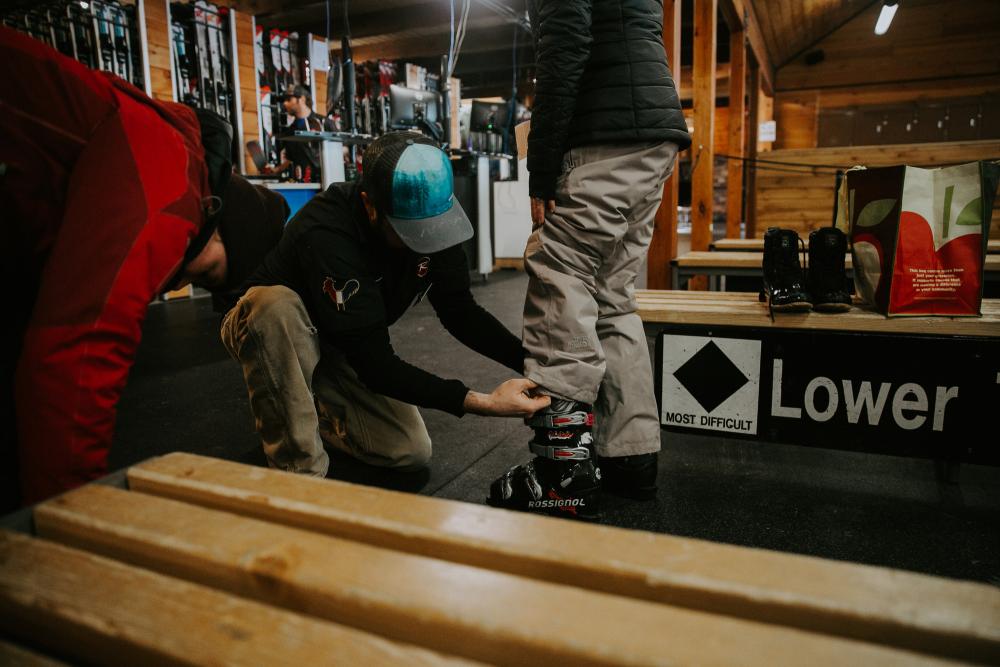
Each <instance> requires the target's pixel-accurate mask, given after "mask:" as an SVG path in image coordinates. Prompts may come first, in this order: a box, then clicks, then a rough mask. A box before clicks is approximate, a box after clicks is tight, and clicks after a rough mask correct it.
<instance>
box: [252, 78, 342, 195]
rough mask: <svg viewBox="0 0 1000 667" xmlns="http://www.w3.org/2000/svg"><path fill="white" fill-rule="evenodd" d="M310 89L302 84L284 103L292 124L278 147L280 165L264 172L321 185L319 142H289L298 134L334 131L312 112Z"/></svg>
mask: <svg viewBox="0 0 1000 667" xmlns="http://www.w3.org/2000/svg"><path fill="white" fill-rule="evenodd" d="M312 105H313V103H312V97H311V96H310V94H309V89H308V88H306V87H305V86H302V85H297V86H295V87H294V88H293V89H292V90H290V91H289V92H287V93H286V94H285V96H284V99H283V100H282V106H284V108H285V113H287V114H288V115H289V116H290V117H291V119H292V120H291V122H290V123H289V124H288V125H287V126H286V127H285V129H284V131H283V132H282V135H281V137H279V138H278V145H279V146H280V148H281V155H280V160H281V162H280V163H279V164H278V166H276V167H273V168H270V169H266V170H265V173H273V174H282V173H285V172H288V173H290V174H291V177H292V179H293V180H295V181H300V182H308V183H319V182H320V170H321V169H322V166H321V165H322V163H321V161H320V143H321V142H319V141H289V140H288V137H290V136H293V135H294V134H295V133H296V132H332V131H333V122H332V121H331V120H330V119H329V118H323V117H322V116H320V115H319V114H318V113H316V112H315V111H313V108H312Z"/></svg>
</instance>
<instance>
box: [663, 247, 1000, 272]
mask: <svg viewBox="0 0 1000 667" xmlns="http://www.w3.org/2000/svg"><path fill="white" fill-rule="evenodd" d="M763 258H764V253H762V252H738V251H733V252H712V251H710V250H708V251H705V250H692V251H691V252H688V253H684V254H683V255H681V256H680V257H678V258H676V259H675V260H674V263H675V264H676V265H677V266H683V267H687V268H693V269H701V268H706V269H707V268H728V269H752V268H759V267H760V266H761V262H762V261H763ZM844 263H845V265H846V267H847V268H848V269H850V268H853V262H852V260H851V255H850V253H848V254H847V256H846V257H845V259H844ZM983 268H984V270H985V271H986V272H988V273H998V272H1000V255H997V254H987V255H986V259H985V261H984V263H983Z"/></svg>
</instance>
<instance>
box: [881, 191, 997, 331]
mask: <svg viewBox="0 0 1000 667" xmlns="http://www.w3.org/2000/svg"><path fill="white" fill-rule="evenodd" d="M981 256H982V235H980V234H964V235H962V236H959V237H958V238H955V239H953V240H952V241H949V242H948V243H945V244H944V245H943V246H941V248H935V247H934V234H933V232H932V231H931V226H930V224H929V223H928V222H927V220H926V218H924V217H923V216H922V215H920V214H919V213H914V212H913V211H903V212H902V213H900V216H899V239H898V241H897V243H896V261H895V264H896V266H897V267H903V270H902V271H898V270H897V273H898V274H899V275H897V276H896V277H895V278H894V280H893V285H892V295H891V296H890V299H891V301H892V303H893V306H892V311H893V312H906V311H908V310H916V311H926V310H927V309H928V308H930V307H933V309H934V312H939V313H948V312H962V311H963V310H964V309H965V308H964V307H963V306H962V305H961V304H971V303H975V301H976V297H977V295H978V293H979V286H980V277H979V262H980V258H981ZM956 300H957V301H956Z"/></svg>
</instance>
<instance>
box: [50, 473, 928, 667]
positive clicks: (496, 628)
mask: <svg viewBox="0 0 1000 667" xmlns="http://www.w3.org/2000/svg"><path fill="white" fill-rule="evenodd" d="M300 479H301V478H300ZM455 511H456V512H457V513H456V514H453V516H452V519H454V520H455V521H456V522H458V523H463V522H464V520H465V515H464V512H463V510H462V509H461V508H458V509H456V510H455ZM35 524H36V528H37V529H38V531H39V534H41V535H43V536H46V537H48V538H52V539H56V540H59V541H62V542H64V543H67V544H70V545H72V546H75V547H78V548H85V549H88V550H91V551H95V552H98V553H101V554H105V555H109V556H112V557H116V558H119V559H122V560H124V561H126V562H130V563H134V564H138V565H141V566H143V567H148V568H151V569H155V570H158V571H160V572H162V573H164V574H169V575H171V576H178V577H181V578H184V579H189V580H192V581H196V582H200V583H205V584H207V585H212V586H215V587H218V588H222V589H225V590H228V591H230V592H234V593H236V594H238V595H243V596H246V597H251V598H256V599H260V600H263V601H266V602H268V603H270V604H275V605H280V606H284V607H287V608H290V609H293V610H295V611H297V612H300V613H306V614H309V615H313V616H317V617H320V618H326V619H329V620H333V621H335V622H340V623H345V624H349V625H352V626H353V627H357V628H359V629H363V630H367V631H370V632H374V633H376V634H379V635H381V636H385V637H388V638H390V639H394V640H398V641H405V642H410V643H414V644H420V645H423V646H426V647H428V648H432V649H437V650H441V651H446V652H448V653H449V654H452V655H459V656H464V657H469V658H473V659H481V660H485V661H488V662H491V663H497V664H510V665H515V664H516V665H551V664H553V663H555V664H573V665H612V664H619V665H643V664H663V663H700V664H727V665H728V664H735V663H740V664H747V665H753V664H760V665H773V664H778V663H781V662H784V661H787V659H788V657H789V656H809V662H810V664H812V665H822V664H837V665H842V664H904V663H905V664H914V663H922V662H929V663H935V664H939V663H941V662H942V660H940V659H936V658H932V657H929V656H924V655H918V654H915V653H912V652H907V651H900V650H894V649H889V648H885V647H880V646H876V645H874V644H867V643H861V642H854V641H850V640H845V639H840V638H834V637H829V636H826V635H821V634H812V633H808V632H804V631H801V630H796V629H790V628H785V627H781V626H773V625H766V624H763V623H758V622H751V621H746V620H741V619H735V618H730V617H726V616H715V615H711V614H707V613H704V612H698V611H692V610H682V609H678V608H676V607H671V606H668V605H662V604H655V603H651V602H645V601H640V600H634V599H630V598H625V597H619V596H615V595H609V594H606V593H596V592H593V591H586V590H582V589H578V588H574V587H570V586H561V585H556V584H551V583H546V582H542V581H537V580H533V579H527V578H523V577H517V576H513V575H510V574H505V573H500V572H494V571H491V570H486V569H481V568H475V567H470V566H467V565H461V564H457V563H452V562H447V561H443V560H437V559H433V558H426V557H423V556H415V555H411V554H403V553H400V552H396V551H390V550H386V549H380V548H377V547H373V546H370V545H366V544H361V543H358V542H352V541H348V540H343V539H339V538H334V537H329V536H325V535H320V534H317V533H312V532H308V531H304V530H299V529H294V528H288V527H285V526H282V525H278V524H276V523H268V522H265V521H259V520H255V519H249V518H245V517H241V516H237V515H235V514H230V513H227V512H220V511H215V510H209V509H205V508H202V507H198V506H195V505H190V504H186V503H181V502H178V501H174V500H168V499H164V498H159V497H156V496H151V495H147V494H145V493H136V492H128V491H122V490H118V489H114V488H110V487H102V486H97V485H91V486H87V487H83V488H81V489H78V490H76V491H73V492H70V493H68V494H65V495H63V496H60V497H58V498H56V499H54V500H52V501H49V502H47V503H45V504H43V505H40V506H38V507H37V508H36V509H35ZM494 527H495V528H498V527H499V526H494ZM509 528H510V526H508V529H509ZM498 534H499V533H498ZM414 539H418V538H417V537H416V536H415V538H414ZM581 546H582V545H581ZM883 576H884V575H883ZM925 602H926V601H925ZM914 611H917V610H914ZM918 615H919V614H918Z"/></svg>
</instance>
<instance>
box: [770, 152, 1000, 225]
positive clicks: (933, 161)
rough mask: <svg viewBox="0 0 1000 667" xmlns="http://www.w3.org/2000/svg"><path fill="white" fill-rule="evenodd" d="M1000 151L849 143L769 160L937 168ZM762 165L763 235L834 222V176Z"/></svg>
mask: <svg viewBox="0 0 1000 667" xmlns="http://www.w3.org/2000/svg"><path fill="white" fill-rule="evenodd" d="M997 155H1000V141H968V142H949V143H937V144H905V145H895V146H850V147H843V148H814V149H803V150H776V151H771V152H770V153H768V154H767V155H766V156H763V157H765V158H766V159H768V160H777V161H781V162H795V163H800V164H816V165H834V166H841V167H843V168H845V169H846V168H849V167H851V166H853V165H856V164H864V165H867V166H872V167H877V166H887V165H895V164H907V165H911V166H915V167H933V166H941V165H947V164H956V163H962V162H971V161H974V160H982V159H987V158H991V157H996V156H997ZM767 167H768V165H763V164H762V165H760V167H759V168H758V170H757V172H756V193H755V194H756V202H757V205H756V206H757V208H756V211H757V229H756V235H757V236H758V237H760V236H763V235H764V232H765V231H767V228H768V227H771V226H777V227H788V228H791V229H795V230H796V231H798V232H799V233H800V234H804V233H806V232H808V231H809V230H811V229H815V228H817V227H822V226H826V225H829V224H830V219H831V216H832V213H833V196H834V193H833V188H834V184H835V177H834V175H833V174H829V173H821V174H813V173H808V172H807V173H790V172H788V171H776V170H774V169H768V168H767ZM990 237H991V238H1000V198H998V199H997V200H996V202H995V204H994V209H993V220H992V224H991V227H990Z"/></svg>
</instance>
